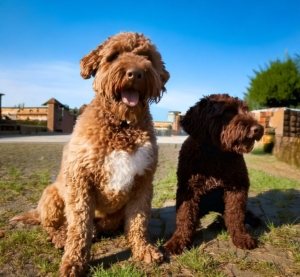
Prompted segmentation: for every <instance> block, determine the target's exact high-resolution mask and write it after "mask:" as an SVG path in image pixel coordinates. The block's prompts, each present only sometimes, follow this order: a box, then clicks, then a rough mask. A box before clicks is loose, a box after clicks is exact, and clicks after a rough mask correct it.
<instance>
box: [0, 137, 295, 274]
mask: <svg viewBox="0 0 300 277" xmlns="http://www.w3.org/2000/svg"><path fill="white" fill-rule="evenodd" d="M63 145H64V144H63V143H39V144H37V143H27V144H25V143H17V144H0V153H1V154H0V155H1V159H0V178H1V180H6V179H7V178H8V177H9V176H10V177H9V178H12V177H11V176H13V175H14V174H17V173H16V172H17V171H21V172H22V176H19V177H18V179H17V180H18V182H19V180H21V181H20V182H24V187H25V189H24V188H22V189H20V191H21V192H20V193H19V194H16V197H14V194H13V195H12V196H11V195H10V194H11V193H15V189H14V190H11V189H9V188H7V189H6V188H5V182H2V183H1V187H0V190H2V196H0V239H5V234H9V233H10V232H14V231H15V230H17V229H18V228H28V227H26V226H25V227H24V226H17V225H12V224H10V223H9V219H10V218H11V217H12V216H13V215H14V214H16V213H19V212H21V211H24V210H28V209H31V208H32V207H35V206H36V203H37V201H38V199H39V196H40V194H41V192H42V190H43V187H45V185H46V184H47V180H46V182H45V184H44V185H43V186H40V185H39V184H38V182H39V181H40V180H41V178H43V176H41V175H42V174H41V172H46V171H47V172H48V174H45V176H44V178H49V179H52V180H53V179H54V178H55V177H56V175H57V173H58V170H59V167H60V160H61V154H62V148H63ZM180 146H181V145H177V144H161V145H160V152H159V153H160V154H159V166H158V169H157V173H156V175H155V182H157V181H159V180H161V179H163V178H164V177H165V176H166V175H167V174H169V173H170V172H174V170H175V169H176V166H177V160H178V153H179V150H180ZM245 159H246V162H247V166H248V168H253V169H259V170H263V171H265V172H267V173H269V174H272V175H274V176H279V177H287V178H289V179H293V180H296V181H299V180H300V170H299V169H296V168H293V167H290V166H289V165H287V164H285V163H282V162H279V161H277V160H276V159H275V157H273V156H271V155H267V156H266V155H251V154H248V155H245ZM37 175H38V176H37ZM22 180H23V181H22ZM175 185H176V184H174V189H175ZM299 190H300V187H298V188H295V198H293V197H292V198H291V199H292V201H295V199H296V200H297V201H299V200H300V195H299ZM16 191H17V192H16V193H18V190H17V189H16ZM279 196H282V195H279ZM279 196H278V197H279ZM284 196H285V195H284ZM251 197H252V200H253V201H254V202H253V203H252V205H253V206H255V203H256V202H255V201H258V200H260V199H267V200H268V199H269V198H268V195H267V194H264V195H262V196H261V198H256V195H255V194H252V195H251ZM272 197H273V198H274V197H275V198H276V197H277V196H272ZM273 198H272V199H273ZM267 200H266V201H267ZM284 201H285V200H284ZM170 203H171V207H170V209H171V211H172V212H173V213H174V212H175V210H174V206H172V203H174V202H170ZM266 205H268V202H266ZM167 208H168V207H166V205H165V206H164V208H162V210H164V209H165V210H166V209H167ZM298 208H299V205H298ZM162 210H161V211H162ZM299 216H300V213H299ZM152 217H156V212H154V214H153V215H152ZM158 217H159V215H158ZM209 223H212V224H206V225H207V226H205V223H203V224H202V227H199V229H198V231H197V234H196V238H195V246H201V249H203V251H204V252H205V253H207V254H209V255H210V256H211V257H213V258H214V259H216V260H217V261H218V264H219V269H220V271H221V272H222V274H224V275H223V276H230V277H234V276H241V277H248V276H249V277H250V276H251V277H256V276H266V277H267V276H274V277H275V276H290V277H294V276H300V263H299V262H300V256H296V258H295V255H294V252H293V251H292V250H291V249H290V248H291V244H287V243H286V244H283V246H282V245H281V244H280V245H279V244H278V245H277V246H276V243H274V241H276V240H278V239H280V236H279V234H278V235H276V234H277V233H276V234H275V235H274V236H273V234H272V233H271V232H270V233H269V234H267V235H266V236H267V238H266V239H265V240H266V242H265V241H264V242H263V243H261V245H260V247H259V248H258V249H255V250H253V251H243V250H239V249H236V248H235V247H234V246H233V245H232V243H231V241H230V239H229V240H228V238H227V239H226V238H225V239H222V238H220V237H219V234H220V232H221V231H222V230H223V228H224V226H223V223H222V220H220V221H219V220H215V219H214V220H212V222H209ZM203 226H204V227H203ZM276 228H278V230H280V231H279V233H280V232H287V233H288V231H286V230H287V229H285V227H284V226H283V225H282V224H281V225H277V226H276ZM292 228H293V232H291V235H290V236H288V237H285V240H288V241H290V242H291V243H294V244H293V245H296V246H295V247H299V246H300V239H299V238H300V224H299V221H297V222H293V226H292ZM1 231H2V232H3V238H1ZM266 231H268V232H269V231H270V230H269V229H268V228H267V227H266V225H263V226H262V227H261V228H260V229H258V230H251V232H253V235H254V236H256V237H259V236H260V237H262V238H264V235H262V234H264V233H265V232H266ZM270 238H272V241H268V239H270ZM155 239H156V240H161V241H163V240H165V239H167V238H164V237H159V236H158V237H156V238H155ZM283 248H284V249H283ZM103 249H104V250H103ZM297 249H299V250H300V247H299V248H297ZM129 258H130V251H129V250H128V248H127V246H126V242H125V241H124V237H122V236H121V237H116V238H112V239H105V240H104V241H103V242H102V247H101V248H99V249H98V250H96V251H95V252H94V253H93V260H92V262H91V264H92V265H95V264H99V263H104V265H105V266H109V265H110V264H111V263H116V262H122V261H125V260H128V259H129ZM261 261H263V262H264V263H265V264H266V266H267V267H268V268H267V269H262V267H263V265H261V267H260V268H259V269H258V270H254V268H255V266H257V264H258V262H261ZM295 264H297V268H296V269H294V266H295ZM136 266H137V267H138V268H141V269H142V270H144V271H145V272H148V273H147V276H204V277H208V276H215V275H201V274H200V273H195V272H197V271H193V270H191V269H189V268H186V267H184V266H180V265H179V263H178V260H177V258H176V257H171V258H168V257H166V259H165V262H164V263H163V264H162V265H160V266H159V268H158V269H153V268H152V267H151V265H140V264H139V263H137V264H136ZM12 270H13V266H12V264H9V263H8V264H5V265H4V267H3V268H2V269H1V266H0V276H17V275H14V273H12ZM37 272H38V271H36V270H33V269H32V268H29V269H28V271H27V273H26V270H25V272H24V276H52V275H51V274H49V275H38V274H40V273H37ZM157 272H158V273H157ZM26 274H27V275H26ZM219 276H221V275H219Z"/></svg>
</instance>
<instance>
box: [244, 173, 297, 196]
mask: <svg viewBox="0 0 300 277" xmlns="http://www.w3.org/2000/svg"><path fill="white" fill-rule="evenodd" d="M248 172H249V178H250V183H251V185H250V191H255V192H262V191H264V190H270V189H278V190H282V189H294V188H299V187H300V180H299V181H296V180H293V179H288V178H283V177H278V176H274V175H271V174H268V173H266V172H264V171H262V170H257V169H252V168H248Z"/></svg>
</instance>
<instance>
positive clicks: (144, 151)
mask: <svg viewBox="0 0 300 277" xmlns="http://www.w3.org/2000/svg"><path fill="white" fill-rule="evenodd" d="M152 163H153V150H152V145H151V144H150V143H146V144H144V145H143V146H141V147H139V148H138V150H137V151H136V152H135V153H134V154H133V155H131V154H129V153H127V152H126V151H123V150H119V151H116V150H114V151H113V152H111V153H110V154H109V155H108V156H107V157H106V158H105V161H104V167H105V170H106V171H107V172H108V174H109V180H108V189H110V190H113V191H116V192H117V191H120V190H128V189H129V188H130V186H131V185H132V183H133V179H134V176H135V175H143V174H144V172H145V170H146V169H147V168H149V166H150V165H151V164H152Z"/></svg>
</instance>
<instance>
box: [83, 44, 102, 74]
mask: <svg viewBox="0 0 300 277" xmlns="http://www.w3.org/2000/svg"><path fill="white" fill-rule="evenodd" d="M102 48H103V45H102V44H101V45H99V46H98V47H97V48H96V49H95V50H93V51H92V52H90V53H89V54H87V55H85V56H84V57H83V58H82V59H81V61H80V75H81V76H82V78H83V79H89V78H91V76H95V74H96V72H97V70H98V67H99V65H100V62H101V60H102V55H101V50H102Z"/></svg>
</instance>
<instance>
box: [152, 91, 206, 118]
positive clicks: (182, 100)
mask: <svg viewBox="0 0 300 277" xmlns="http://www.w3.org/2000/svg"><path fill="white" fill-rule="evenodd" d="M207 94H209V93H207V91H206V90H205V89H197V90H195V89H191V88H190V89H184V90H182V91H177V90H172V89H168V92H167V93H166V94H165V95H164V96H163V98H162V99H161V101H160V102H159V103H158V104H157V107H160V108H167V109H169V111H180V112H182V113H185V112H186V111H187V110H188V109H189V108H190V107H191V106H193V105H194V104H195V103H196V102H198V101H199V99H200V98H202V97H203V95H207Z"/></svg>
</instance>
